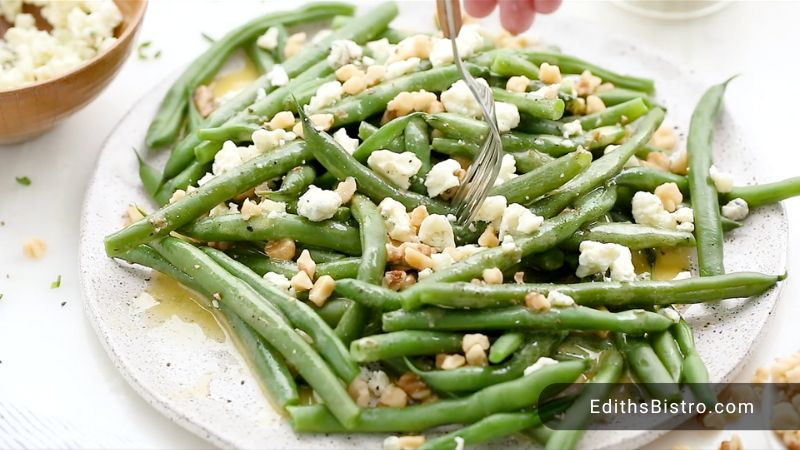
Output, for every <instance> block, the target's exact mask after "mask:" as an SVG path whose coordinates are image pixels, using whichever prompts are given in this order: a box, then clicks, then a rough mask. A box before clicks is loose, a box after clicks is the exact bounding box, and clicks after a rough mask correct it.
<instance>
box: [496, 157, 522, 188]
mask: <svg viewBox="0 0 800 450" xmlns="http://www.w3.org/2000/svg"><path fill="white" fill-rule="evenodd" d="M516 177H517V160H516V159H514V157H513V156H511V155H509V154H505V155H503V160H502V161H501V162H500V172H498V173H497V178H496V179H495V180H494V185H495V186H500V185H501V184H503V183H505V182H506V181H509V180H511V179H513V178H516Z"/></svg>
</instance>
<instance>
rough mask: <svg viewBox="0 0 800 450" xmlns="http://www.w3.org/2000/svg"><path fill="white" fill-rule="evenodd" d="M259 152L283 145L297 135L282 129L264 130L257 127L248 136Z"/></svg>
mask: <svg viewBox="0 0 800 450" xmlns="http://www.w3.org/2000/svg"><path fill="white" fill-rule="evenodd" d="M250 138H251V139H252V140H253V144H254V145H255V146H256V149H257V150H258V151H259V152H260V153H266V152H268V151H270V150H273V149H276V148H278V147H283V146H284V145H286V143H287V142H290V141H293V140H295V139H297V135H295V134H294V133H292V132H291V131H286V130H283V129H277V130H265V129H263V128H259V129H258V130H256V131H254V132H253V135H252V136H251V137H250Z"/></svg>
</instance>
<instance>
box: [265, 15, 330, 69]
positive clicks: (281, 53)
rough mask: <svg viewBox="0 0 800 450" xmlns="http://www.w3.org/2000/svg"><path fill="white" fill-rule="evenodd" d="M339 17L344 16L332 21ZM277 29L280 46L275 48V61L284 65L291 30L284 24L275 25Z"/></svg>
mask: <svg viewBox="0 0 800 450" xmlns="http://www.w3.org/2000/svg"><path fill="white" fill-rule="evenodd" d="M337 17H342V16H333V18H332V19H331V21H333V19H335V18H337ZM275 28H276V29H277V30H278V46H277V47H275V50H273V51H272V52H273V54H274V56H275V59H276V60H277V61H278V62H280V63H283V62H284V61H286V40H287V39H289V30H287V29H286V27H285V26H283V24H278V25H275Z"/></svg>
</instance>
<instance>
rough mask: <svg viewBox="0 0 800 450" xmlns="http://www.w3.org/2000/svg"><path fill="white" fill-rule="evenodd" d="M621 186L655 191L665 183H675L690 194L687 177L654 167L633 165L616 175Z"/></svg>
mask: <svg viewBox="0 0 800 450" xmlns="http://www.w3.org/2000/svg"><path fill="white" fill-rule="evenodd" d="M614 181H615V182H616V183H617V185H619V186H626V187H630V188H632V189H633V190H635V191H647V192H653V191H654V190H655V189H656V188H657V187H658V186H661V185H662V184H664V183H675V184H676V185H677V186H678V189H680V191H681V193H683V194H684V195H689V182H688V181H687V180H686V177H684V176H681V175H676V174H674V173H672V172H667V171H666V170H660V169H654V168H652V167H632V168H630V169H625V170H623V171H622V172H620V174H619V175H617V176H616V177H614Z"/></svg>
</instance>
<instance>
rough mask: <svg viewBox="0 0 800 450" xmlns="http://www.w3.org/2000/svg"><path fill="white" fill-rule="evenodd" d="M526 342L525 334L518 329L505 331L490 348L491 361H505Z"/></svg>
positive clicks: (496, 362)
mask: <svg viewBox="0 0 800 450" xmlns="http://www.w3.org/2000/svg"><path fill="white" fill-rule="evenodd" d="M523 342H525V334H524V333H519V332H516V331H509V332H508V333H503V334H502V335H501V336H500V337H499V338H497V340H496V341H494V342H493V343H492V346H491V347H490V348H489V362H490V363H492V364H499V363H501V362H503V361H505V359H506V358H508V357H509V356H511V355H512V354H513V353H514V352H516V351H517V349H519V348H520V347H521V346H522V344H523Z"/></svg>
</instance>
